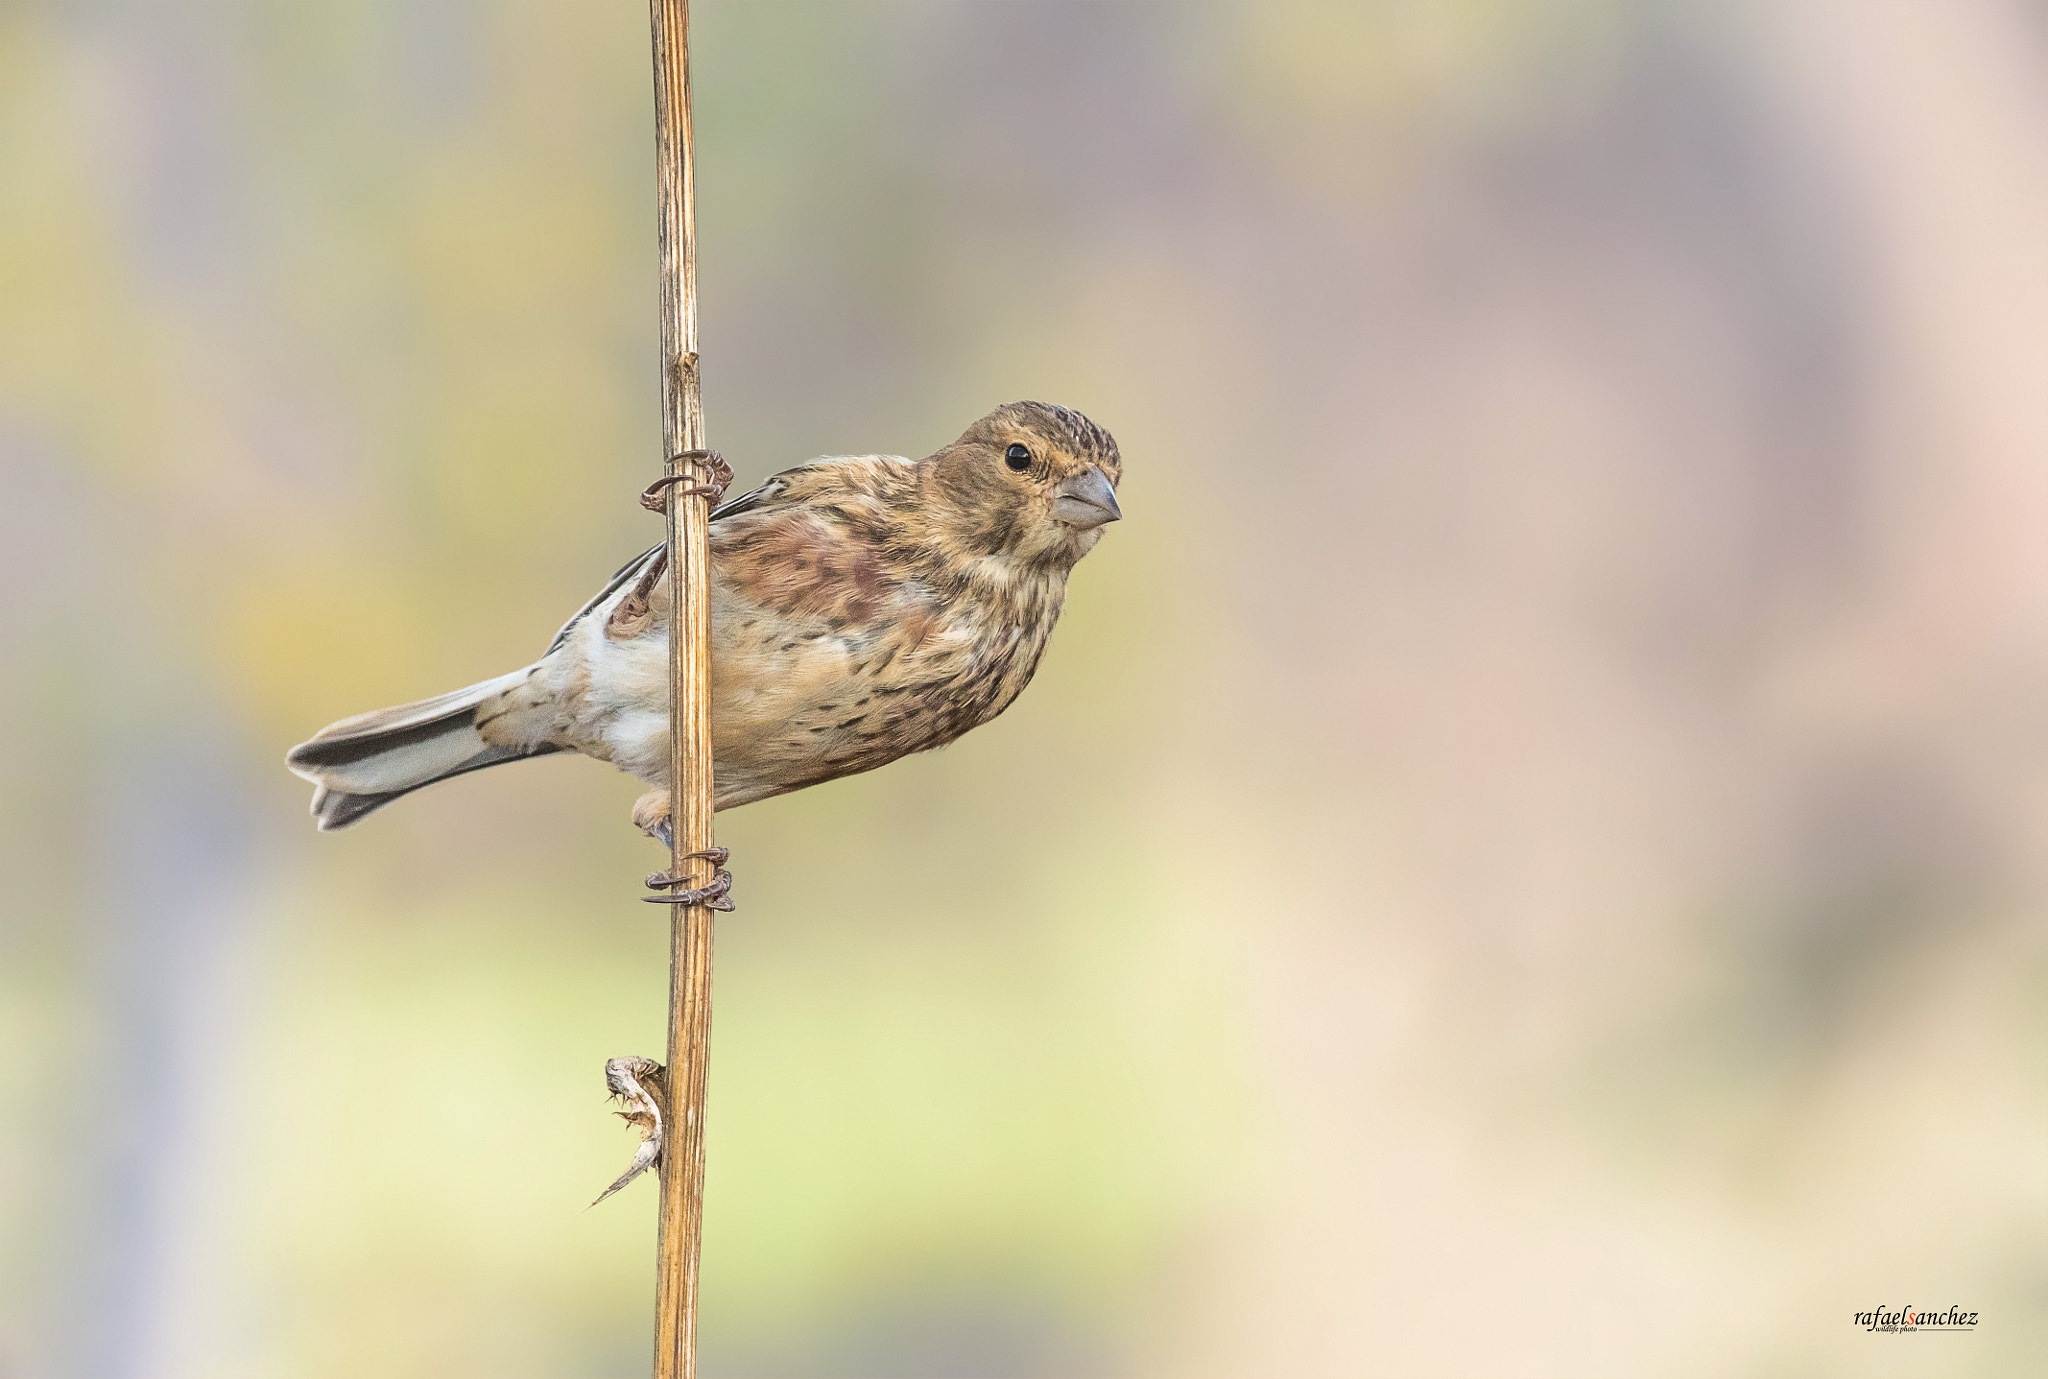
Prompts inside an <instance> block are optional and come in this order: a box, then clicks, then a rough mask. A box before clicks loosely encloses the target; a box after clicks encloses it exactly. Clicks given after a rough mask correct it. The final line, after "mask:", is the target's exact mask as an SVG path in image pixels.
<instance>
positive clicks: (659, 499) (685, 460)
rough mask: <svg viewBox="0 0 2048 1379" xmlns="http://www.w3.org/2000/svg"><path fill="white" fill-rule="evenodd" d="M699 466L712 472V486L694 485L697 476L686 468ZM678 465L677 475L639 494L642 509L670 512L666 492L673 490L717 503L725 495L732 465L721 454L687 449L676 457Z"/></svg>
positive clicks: (686, 495)
mask: <svg viewBox="0 0 2048 1379" xmlns="http://www.w3.org/2000/svg"><path fill="white" fill-rule="evenodd" d="M700 464H701V465H703V466H704V468H705V469H706V470H708V471H709V472H710V476H711V481H710V482H709V483H703V484H700V483H693V482H692V480H694V479H695V478H696V475H695V474H694V473H693V472H691V470H689V469H686V468H684V466H685V465H700ZM675 466H676V472H675V473H673V474H669V475H666V476H664V477H662V478H659V479H656V480H655V481H654V482H653V483H651V484H649V485H648V486H647V487H646V488H644V489H642V490H641V491H640V506H641V507H643V508H646V509H647V510H648V511H649V512H667V511H668V493H666V492H664V491H663V490H673V491H674V492H676V493H680V494H682V495H684V496H685V497H688V496H690V495H693V494H702V495H703V496H704V497H706V498H709V499H710V500H711V501H712V502H713V503H716V502H717V501H718V500H719V499H720V498H722V497H724V496H725V487H726V485H727V484H730V483H731V482H732V466H731V465H729V464H727V463H726V462H725V456H723V455H721V454H719V453H718V452H717V451H716V450H685V451H683V452H682V453H681V454H679V455H677V456H676V457H675ZM678 484H688V485H689V487H688V488H678V487H677V485H678Z"/></svg>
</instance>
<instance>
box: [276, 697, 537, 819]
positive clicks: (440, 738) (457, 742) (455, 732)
mask: <svg viewBox="0 0 2048 1379" xmlns="http://www.w3.org/2000/svg"><path fill="white" fill-rule="evenodd" d="M530 672H531V667H529V668H528V669H526V670H515V671H513V672H512V673H511V674H510V675H500V676H499V677H498V678H497V679H495V680H485V681H484V682H482V683H481V684H476V685H471V686H469V688H467V689H459V690H455V691H453V692H451V693H448V694H441V695H436V696H435V697H434V698H432V699H422V700H420V701H419V702H417V703H413V704H400V705H398V706H397V707H395V708H389V709H378V710H376V711H374V712H372V713H362V714H357V715H356V716H355V717H354V718H344V719H342V720H341V721H340V722H339V723H330V724H328V725H327V726H326V727H324V728H322V729H321V730H320V731H319V732H317V733H315V734H313V736H312V738H311V739H309V740H308V741H305V742H301V743H300V744H299V745H298V746H296V747H294V748H292V749H291V751H289V752H287V753H286V754H285V758H284V760H285V765H287V766H289V767H291V769H292V770H293V771H295V772H297V773H298V774H299V775H301V776H304V777H305V778H306V779H307V780H309V781H311V782H313V785H314V787H315V788H314V791H313V819H314V822H315V823H317V824H318V825H319V827H320V829H321V831H322V832H326V831H328V830H330V829H336V828H347V827H348V826H349V825H350V824H352V823H354V822H355V821H356V820H357V819H360V818H362V817H363V816H364V815H365V814H368V813H369V812H370V811H372V810H374V809H380V808H382V807H383V806H385V805H387V804H389V803H391V801H393V800H395V799H397V798H398V797H399V796H400V795H404V794H409V793H410V792H412V791H414V790H417V789H419V788H420V787H421V786H423V785H432V784H433V783H434V782H435V781H437V780H446V779H448V778H449V777H450V776H459V775H462V774H463V773H464V772H467V771H481V770H483V769H484V767H486V766H497V765H500V764H501V763H503V762H507V761H521V760H524V759H525V758H527V757H537V756H545V755H547V754H548V753H549V752H558V751H560V750H562V749H561V748H559V747H556V746H554V745H552V744H550V743H546V742H539V743H535V744H533V745H531V746H527V745H520V746H498V745H494V744H492V743H488V742H485V741H484V740H483V737H482V736H481V735H480V734H479V733H478V732H477V724H476V711H477V706H478V705H480V704H482V703H484V701H486V700H488V699H491V698H493V697H495V696H497V695H499V694H502V693H504V692H505V691H506V690H509V689H512V688H514V687H515V686H517V685H519V684H520V683H522V682H523V681H524V680H525V679H526V678H527V676H528V674H529V673H530Z"/></svg>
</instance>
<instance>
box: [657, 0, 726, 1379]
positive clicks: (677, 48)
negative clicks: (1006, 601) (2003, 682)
mask: <svg viewBox="0 0 2048 1379" xmlns="http://www.w3.org/2000/svg"><path fill="white" fill-rule="evenodd" d="M650 6H651V9H652V14H653V21H654V121H655V131H656V138H655V149H656V160H657V169H658V186H659V190H660V203H661V205H660V224H661V239H660V243H661V407H662V411H661V439H662V446H663V450H664V453H665V454H666V455H667V456H668V467H667V472H668V473H669V474H670V475H674V474H677V473H679V472H680V473H690V474H691V475H692V477H691V478H690V479H689V480H688V481H687V482H686V483H684V484H682V485H679V486H673V487H672V488H671V490H670V495H669V502H668V569H669V592H670V602H669V609H670V613H669V635H668V646H669V688H670V694H671V703H670V715H671V716H670V720H669V727H670V733H671V741H672V755H671V758H670V761H669V801H670V809H671V814H670V820H671V824H672V833H673V838H674V843H673V855H672V858H671V864H672V865H673V866H674V867H675V868H676V871H677V873H678V874H681V872H682V868H683V866H684V864H685V859H686V858H689V854H691V853H694V852H703V851H705V850H707V849H709V848H710V847H711V846H712V838H711V802H712V781H711V551H710V526H711V501H710V499H709V498H707V497H705V496H704V495H703V494H701V493H692V492H690V491H689V490H690V489H691V488H692V487H694V486H696V485H697V484H701V483H706V482H709V480H710V472H709V470H708V469H707V468H705V467H704V466H703V465H698V464H692V463H690V462H688V461H685V460H683V459H682V458H681V457H682V456H683V455H684V453H685V452H688V451H692V450H701V449H702V448H703V447H704V399H703V393H702V390H701V388H700V385H699V380H698V375H697V224H696V205H695V194H696V183H695V175H694V169H693V167H692V160H691V137H690V6H689V0H650ZM689 865H691V866H693V867H696V868H698V869H699V870H700V871H701V873H702V875H701V877H699V878H697V879H693V880H691V881H690V882H689V883H688V884H689V885H691V886H693V887H695V886H704V885H708V884H709V883H710V881H711V879H712V876H713V868H712V867H711V866H710V865H709V864H708V863H707V862H705V861H704V860H703V859H701V858H692V859H689ZM669 913H670V915H671V916H672V918H671V919H670V925H671V932H670V942H669V998H668V999H669V1005H668V1089H669V1108H668V1109H669V1114H668V1127H667V1138H666V1142H665V1144H664V1146H663V1149H662V1160H661V1233H660V1244H659V1246H658V1256H659V1268H660V1275H659V1277H658V1278H657V1280H656V1283H655V1350H654V1373H655V1376H656V1379H696V1373H697V1264H698V1257H699V1253H700V1251H701V1248H702V1242H703V1226H704V1089H705V1071H706V1064H707V1062H708V1061H709V1055H710V1042H711V911H710V910H708V909H706V908H705V907H704V906H702V905H688V906H684V905H675V906H671V907H670V910H669Z"/></svg>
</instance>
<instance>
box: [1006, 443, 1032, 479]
mask: <svg viewBox="0 0 2048 1379" xmlns="http://www.w3.org/2000/svg"><path fill="white" fill-rule="evenodd" d="M1003 463H1004V464H1006V465H1008V466H1009V467H1010V468H1012V469H1014V470H1016V471H1017V472H1018V473H1019V474H1022V473H1023V472H1024V471H1025V470H1027V469H1029V468H1031V452H1030V451H1029V450H1028V449H1026V448H1025V447H1023V446H1021V445H1013V446H1011V447H1010V448H1009V449H1008V450H1006V451H1004V452H1003Z"/></svg>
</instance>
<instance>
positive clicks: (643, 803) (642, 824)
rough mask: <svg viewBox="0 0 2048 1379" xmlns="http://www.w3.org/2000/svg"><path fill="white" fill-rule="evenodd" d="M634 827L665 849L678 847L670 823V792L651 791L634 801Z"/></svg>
mask: <svg viewBox="0 0 2048 1379" xmlns="http://www.w3.org/2000/svg"><path fill="white" fill-rule="evenodd" d="M633 827H635V828H637V829H639V830H640V831H641V832H642V833H644V834H646V835H647V836H648V837H650V838H652V839H654V840H655V841H656V842H657V843H660V844H661V845H662V846H663V847H665V848H672V847H674V846H675V845H676V844H675V831H674V828H673V827H672V826H671V824H670V823H669V804H668V791H666V790H650V791H648V792H647V793H646V794H644V795H642V796H641V797H640V798H639V799H637V800H635V801H633Z"/></svg>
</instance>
